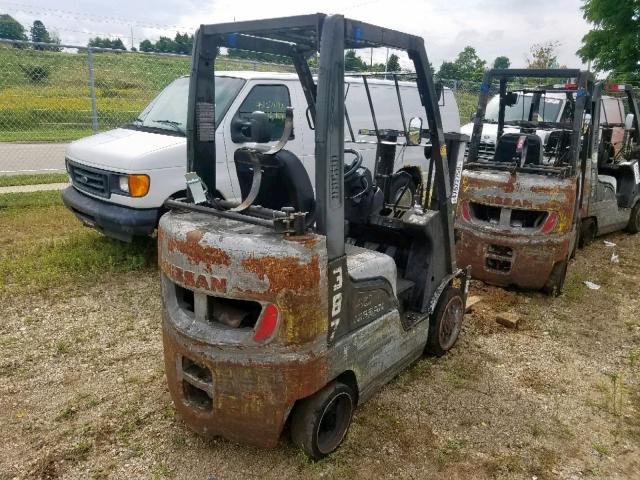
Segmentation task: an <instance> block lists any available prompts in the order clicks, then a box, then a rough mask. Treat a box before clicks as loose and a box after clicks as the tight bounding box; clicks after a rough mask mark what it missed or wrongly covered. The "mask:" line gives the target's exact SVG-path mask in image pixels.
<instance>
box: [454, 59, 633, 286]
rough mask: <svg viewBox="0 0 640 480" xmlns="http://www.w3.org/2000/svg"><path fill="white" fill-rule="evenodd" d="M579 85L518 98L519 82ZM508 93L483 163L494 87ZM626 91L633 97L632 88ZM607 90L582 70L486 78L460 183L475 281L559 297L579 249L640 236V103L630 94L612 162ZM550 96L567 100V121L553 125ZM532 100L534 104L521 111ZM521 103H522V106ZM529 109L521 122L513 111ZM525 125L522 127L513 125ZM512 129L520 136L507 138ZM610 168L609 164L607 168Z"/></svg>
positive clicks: (460, 248)
mask: <svg viewBox="0 0 640 480" xmlns="http://www.w3.org/2000/svg"><path fill="white" fill-rule="evenodd" d="M567 77H569V78H573V79H574V81H573V82H571V83H560V84H553V85H548V86H541V87H535V86H526V85H525V86H523V85H522V84H520V85H518V86H516V87H515V88H513V87H512V88H511V89H509V88H508V86H509V82H510V81H513V80H514V79H519V80H523V79H529V80H531V79H551V80H553V79H557V78H567ZM495 81H497V82H498V84H499V95H500V104H499V115H498V125H497V131H498V134H497V145H496V149H495V153H494V154H493V155H491V156H489V157H488V158H487V157H486V156H483V155H480V144H481V138H482V128H483V124H484V112H485V109H486V104H487V99H488V98H489V92H490V90H491V86H492V82H495ZM623 90H624V88H623ZM602 91H603V85H602V84H601V83H595V82H594V80H593V77H592V75H591V74H590V73H588V72H581V71H579V70H570V69H561V70H518V69H513V70H492V71H489V72H487V74H486V75H485V78H484V81H483V85H482V88H481V94H480V99H479V102H478V110H477V112H476V115H475V119H474V130H473V134H472V138H471V143H470V145H469V153H468V157H467V160H466V163H465V170H464V172H463V175H462V181H461V194H460V199H461V200H460V203H459V206H458V217H457V222H456V229H457V232H458V242H457V252H458V258H459V260H460V261H461V262H469V263H470V264H471V265H472V273H473V276H474V278H478V279H480V280H483V281H486V282H488V283H493V284H497V285H503V286H508V285H516V286H519V287H523V288H533V289H543V290H544V291H545V292H547V293H549V294H556V295H557V294H559V293H560V292H561V290H562V287H563V285H564V279H565V276H566V271H567V265H568V261H569V258H570V257H571V255H573V253H574V252H575V249H576V247H577V246H578V244H581V245H582V244H585V243H588V242H590V241H592V240H593V238H595V236H596V235H597V234H604V233H608V232H611V231H614V230H619V229H622V228H625V227H627V229H628V230H629V231H631V232H636V231H638V229H639V228H640V205H639V200H640V189H639V187H640V185H639V183H640V175H639V174H638V173H637V172H638V161H637V160H636V159H633V158H632V157H634V156H636V155H637V152H638V150H637V139H638V133H637V132H638V128H637V127H638V125H637V111H638V110H637V103H636V101H635V99H634V98H633V94H632V93H629V104H630V107H629V108H630V110H631V112H632V113H630V114H629V115H628V116H627V118H626V122H625V123H626V125H625V133H624V141H623V142H622V143H623V146H622V147H621V148H619V149H618V152H619V154H617V155H616V156H615V159H612V161H608V159H609V158H610V157H609V156H608V155H606V154H605V153H606V152H610V151H614V149H613V147H612V146H611V145H610V143H609V142H610V140H611V138H612V135H611V131H612V129H613V128H614V127H620V125H610V124H605V125H601V122H600V120H601V118H602V115H601V108H602ZM548 93H553V94H554V95H556V96H557V95H558V94H560V93H562V94H565V95H566V96H567V102H566V104H565V111H564V112H563V113H562V116H561V117H560V118H559V120H558V121H555V120H554V121H544V120H543V119H544V115H543V114H541V113H542V111H541V109H542V108H544V106H545V105H546V103H547V102H546V101H545V96H546V95H547V94H548ZM518 95H528V96H529V101H528V102H524V101H520V102H519V101H518ZM521 100H522V99H521ZM516 103H517V104H519V105H522V108H523V110H522V115H521V116H519V117H518V116H516V115H514V114H513V112H512V113H511V114H510V117H511V121H509V122H506V121H505V110H506V109H507V108H508V107H511V106H513V105H515V104H516ZM514 118H516V120H514ZM505 125H508V126H509V127H510V129H511V130H513V128H517V129H518V130H519V131H518V132H513V131H511V132H509V133H504V130H505ZM605 159H607V160H605Z"/></svg>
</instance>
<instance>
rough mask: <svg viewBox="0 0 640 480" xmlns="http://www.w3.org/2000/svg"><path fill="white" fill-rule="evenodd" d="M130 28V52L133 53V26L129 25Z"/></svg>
mask: <svg viewBox="0 0 640 480" xmlns="http://www.w3.org/2000/svg"><path fill="white" fill-rule="evenodd" d="M129 27H130V28H131V51H133V25H129Z"/></svg>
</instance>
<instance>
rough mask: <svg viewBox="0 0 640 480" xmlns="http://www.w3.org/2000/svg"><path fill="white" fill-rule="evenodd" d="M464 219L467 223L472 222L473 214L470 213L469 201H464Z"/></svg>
mask: <svg viewBox="0 0 640 480" xmlns="http://www.w3.org/2000/svg"><path fill="white" fill-rule="evenodd" d="M462 218H464V219H465V220H466V221H467V222H471V212H469V201H468V200H463V201H462Z"/></svg>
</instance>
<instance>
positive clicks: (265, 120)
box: [249, 110, 271, 143]
mask: <svg viewBox="0 0 640 480" xmlns="http://www.w3.org/2000/svg"><path fill="white" fill-rule="evenodd" d="M249 123H250V125H251V141H252V142H255V143H267V142H270V141H271V124H270V123H269V117H268V116H267V114H266V113H264V112H261V111H260V110H256V111H255V112H253V113H252V114H251V117H250V119H249Z"/></svg>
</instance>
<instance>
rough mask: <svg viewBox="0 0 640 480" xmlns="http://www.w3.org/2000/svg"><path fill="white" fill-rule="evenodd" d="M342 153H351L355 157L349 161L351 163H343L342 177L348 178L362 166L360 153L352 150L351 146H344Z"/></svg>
mask: <svg viewBox="0 0 640 480" xmlns="http://www.w3.org/2000/svg"><path fill="white" fill-rule="evenodd" d="M344 153H350V154H351V155H353V156H354V157H355V158H354V159H353V160H352V161H351V163H349V164H347V163H346V162H345V164H344V167H345V169H344V179H345V180H348V179H349V178H351V177H352V176H353V174H354V173H356V171H357V170H358V169H359V168H360V167H361V166H362V154H361V153H360V152H359V151H357V150H354V149H352V148H345V149H344Z"/></svg>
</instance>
